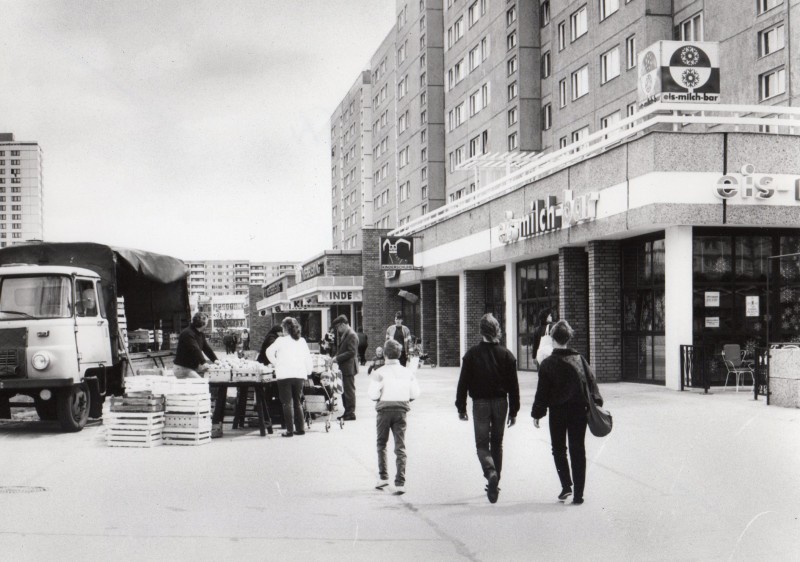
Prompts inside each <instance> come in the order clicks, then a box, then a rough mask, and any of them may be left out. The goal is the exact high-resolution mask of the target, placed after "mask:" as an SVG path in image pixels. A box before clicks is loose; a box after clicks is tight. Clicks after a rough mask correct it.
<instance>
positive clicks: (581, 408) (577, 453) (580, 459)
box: [531, 320, 603, 505]
mask: <svg viewBox="0 0 800 562" xmlns="http://www.w3.org/2000/svg"><path fill="white" fill-rule="evenodd" d="M550 333H551V335H552V337H553V353H552V354H551V355H550V356H549V357H548V358H547V359H545V360H544V361H542V364H541V365H540V366H539V384H538V386H537V388H536V397H535V398H534V400H533V408H532V409H531V417H533V425H534V427H536V428H538V427H539V420H541V419H542V418H543V417H544V416H545V415H547V410H548V409H549V410H550V442H551V443H552V446H553V460H554V461H555V465H556V472H558V478H559V480H560V481H561V493H560V494H559V495H558V499H559V500H561V501H564V500H566V499H567V498H568V497H570V496H571V495H572V493H573V489H572V486H573V479H574V485H575V490H574V491H575V495H574V496H573V498H572V503H574V504H578V505H579V504H582V503H583V491H584V487H585V483H586V448H585V446H584V439H585V437H586V423H587V415H588V414H587V408H588V407H589V403H588V401H587V400H586V395H585V393H584V391H583V383H582V377H581V373H583V374H584V375H585V376H586V380H587V383H588V385H589V389H590V392H591V396H592V399H593V400H594V401H595V403H596V404H597V405H598V406H602V405H603V397H602V396H600V390H599V389H598V388H597V382H596V381H595V377H594V373H593V372H592V368H591V367H590V366H589V363H588V362H587V361H586V359H584V358H583V357H582V356H581V354H580V353H578V352H577V351H575V350H574V349H570V348H569V347H567V345H568V344H569V341H570V340H571V339H572V336H573V334H574V332H573V330H572V328H571V327H570V325H569V324H568V323H567V322H566V320H559V321H558V322H556V323H555V324H554V325H553V328H552V330H551V331H550ZM567 442H569V458H570V462H571V464H572V475H571V476H572V477H570V470H569V469H570V463H567Z"/></svg>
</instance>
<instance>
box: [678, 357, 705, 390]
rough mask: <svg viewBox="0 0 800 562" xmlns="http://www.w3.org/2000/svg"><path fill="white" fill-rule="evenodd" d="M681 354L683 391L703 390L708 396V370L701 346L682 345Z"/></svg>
mask: <svg viewBox="0 0 800 562" xmlns="http://www.w3.org/2000/svg"><path fill="white" fill-rule="evenodd" d="M680 353H681V390H685V389H686V387H688V388H702V389H703V393H704V394H708V388H709V386H710V384H709V380H708V371H707V369H706V361H705V353H704V351H703V348H702V347H701V346H694V345H682V346H680Z"/></svg>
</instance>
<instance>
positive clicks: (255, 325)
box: [248, 285, 272, 351]
mask: <svg viewBox="0 0 800 562" xmlns="http://www.w3.org/2000/svg"><path fill="white" fill-rule="evenodd" d="M263 298H264V290H263V289H262V288H261V287H260V286H258V285H250V309H249V318H248V321H249V324H250V349H254V350H256V351H258V350H259V349H260V348H261V344H262V343H263V342H264V338H265V337H267V332H269V329H270V328H272V315H271V314H267V315H266V316H260V315H259V314H258V310H256V303H257V302H258V301H260V300H261V299H263Z"/></svg>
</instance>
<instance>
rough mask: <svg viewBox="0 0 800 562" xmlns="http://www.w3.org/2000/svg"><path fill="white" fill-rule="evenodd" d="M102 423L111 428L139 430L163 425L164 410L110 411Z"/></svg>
mask: <svg viewBox="0 0 800 562" xmlns="http://www.w3.org/2000/svg"><path fill="white" fill-rule="evenodd" d="M103 425H105V426H107V427H108V428H109V429H113V430H123V431H124V430H140V429H155V428H163V427H164V412H111V413H110V414H109V415H108V416H106V417H105V418H104V420H103Z"/></svg>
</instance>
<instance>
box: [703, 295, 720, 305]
mask: <svg viewBox="0 0 800 562" xmlns="http://www.w3.org/2000/svg"><path fill="white" fill-rule="evenodd" d="M706 306H708V307H718V306H719V291H706Z"/></svg>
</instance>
